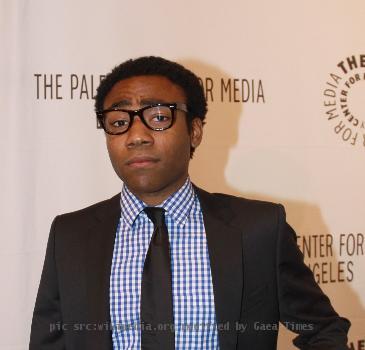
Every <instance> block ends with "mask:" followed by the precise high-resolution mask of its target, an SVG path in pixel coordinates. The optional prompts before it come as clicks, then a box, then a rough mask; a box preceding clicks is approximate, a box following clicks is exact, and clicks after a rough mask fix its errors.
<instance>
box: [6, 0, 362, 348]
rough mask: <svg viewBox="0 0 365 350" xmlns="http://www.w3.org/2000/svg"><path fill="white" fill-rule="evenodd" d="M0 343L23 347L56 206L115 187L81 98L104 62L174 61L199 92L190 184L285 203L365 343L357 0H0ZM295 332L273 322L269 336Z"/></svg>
mask: <svg viewBox="0 0 365 350" xmlns="http://www.w3.org/2000/svg"><path fill="white" fill-rule="evenodd" d="M0 17H1V24H0V25H1V34H0V35H1V48H2V54H1V67H0V69H1V126H2V132H1V134H2V135H1V138H0V152H1V174H0V176H1V185H2V193H1V196H0V197H1V207H0V215H1V226H2V229H1V236H0V237H1V238H0V270H1V281H2V282H1V284H2V287H1V288H0V300H1V301H0V302H1V314H2V317H1V319H0V329H1V337H0V348H1V349H4V350H5V349H6V350H18V349H19V350H24V349H26V348H27V344H28V341H29V332H30V323H31V316H32V311H33V307H34V301H35V296H36V292H37V288H38V283H39V279H40V273H41V269H42V265H43V259H44V254H45V247H46V242H47V238H48V233H49V227H50V224H51V221H52V219H53V218H54V216H55V215H57V214H60V213H64V212H69V211H73V210H76V209H80V208H82V207H85V206H87V205H90V204H92V203H95V202H97V201H99V200H103V199H106V198H108V197H110V196H112V195H114V194H115V193H117V192H119V191H120V189H121V186H122V184H121V182H120V180H119V179H118V178H117V176H116V175H115V174H114V171H113V169H112V167H111V165H110V164H109V159H108V155H107V151H106V147H105V137H104V134H103V132H102V130H100V129H98V128H97V124H96V119H95V115H94V113H93V102H94V100H93V98H94V95H95V92H96V88H97V86H98V84H99V82H100V80H101V79H103V77H104V75H105V74H106V73H107V72H109V70H110V69H111V68H112V67H114V66H115V65H116V64H119V63H120V62H122V61H124V60H126V59H128V58H134V57H139V56H143V55H158V56H163V57H166V58H168V59H171V60H176V61H178V62H180V63H182V64H183V65H185V66H187V67H188V68H190V69H191V70H193V71H194V72H195V73H196V74H197V75H198V76H199V77H200V79H201V83H202V84H203V86H204V88H205V92H206V98H207V100H208V103H209V113H208V117H207V124H206V125H205V127H204V141H203V144H202V145H201V146H200V147H199V148H198V150H197V151H196V154H195V155H194V159H193V161H192V164H191V171H190V175H191V178H192V180H193V181H194V182H195V183H196V184H197V185H199V186H201V187H203V188H205V189H207V190H209V191H214V192H225V193H230V194H234V195H239V196H244V197H248V198H255V199H263V200H270V201H274V202H280V203H282V204H284V205H285V208H286V211H287V217H288V221H289V223H290V224H291V225H292V226H293V227H294V228H295V230H296V232H297V234H298V245H299V247H300V248H301V250H302V251H303V253H304V256H305V260H306V262H307V264H308V265H309V266H310V268H311V269H312V270H313V273H314V276H315V279H316V280H317V281H318V283H319V284H320V285H321V287H322V288H323V290H324V291H325V292H326V293H327V294H328V295H329V296H330V298H331V300H332V303H333V305H334V307H335V308H336V310H337V311H338V312H339V313H340V314H341V315H343V316H345V317H347V318H349V319H350V320H351V322H352V328H351V331H350V334H349V346H350V348H351V349H356V350H360V349H365V326H364V325H365V264H364V262H365V256H364V254H365V182H364V179H365V40H364V31H365V22H364V18H365V2H364V1H363V0H349V1H340V0H323V1H317V0H308V1H305V2H303V1H292V0H277V1H271V0H256V1H254V0H240V1H239V0H236V1H225V2H223V3H222V2H221V1H208V0H202V1H193V0H188V1H179V2H171V1H167V0H156V1H147V0H146V1H138V2H137V1H131V0H118V1H117V0H107V1H103V2H100V1H84V0H81V1H71V0H65V1H41V0H34V1H30V0H3V1H2V2H1V5H0ZM294 336H295V335H294V334H293V333H290V332H289V331H287V330H285V329H282V330H281V332H280V337H279V348H280V349H293V348H294V347H293V345H292V344H291V340H292V339H293V337H294Z"/></svg>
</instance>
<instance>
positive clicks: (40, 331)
mask: <svg viewBox="0 0 365 350" xmlns="http://www.w3.org/2000/svg"><path fill="white" fill-rule="evenodd" d="M56 225H57V217H56V218H55V219H54V221H53V223H52V226H51V231H50V234H49V238H48V244H47V250H46V257H45V260H44V265H43V271H42V276H41V281H40V284H39V288H38V294H37V299H36V303H35V307H34V312H33V320H32V327H31V334H30V343H29V350H61V349H64V348H65V346H64V336H63V331H62V314H61V307H60V297H59V290H58V278H57V268H56V263H55V231H56Z"/></svg>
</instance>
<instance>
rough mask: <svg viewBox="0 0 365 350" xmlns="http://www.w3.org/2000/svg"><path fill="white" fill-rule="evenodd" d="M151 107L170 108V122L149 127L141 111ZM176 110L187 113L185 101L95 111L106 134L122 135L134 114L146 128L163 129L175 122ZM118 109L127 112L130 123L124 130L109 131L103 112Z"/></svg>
mask: <svg viewBox="0 0 365 350" xmlns="http://www.w3.org/2000/svg"><path fill="white" fill-rule="evenodd" d="M153 107H168V108H169V109H170V111H171V116H172V119H171V124H170V125H169V126H168V127H165V128H153V127H151V126H150V125H148V124H147V122H146V120H145V119H144V116H143V112H144V111H145V110H146V109H149V108H153ZM176 110H179V111H183V112H185V113H187V114H188V113H189V108H188V106H187V105H186V104H185V103H179V102H177V103H154V104H152V105H148V106H145V107H142V108H140V109H136V110H129V109H123V108H119V107H112V108H108V109H104V110H101V111H97V112H96V117H97V119H98V121H99V123H100V125H101V127H102V128H103V129H104V131H105V132H106V133H107V134H109V135H122V134H124V133H126V132H127V131H128V130H129V129H130V128H131V126H132V125H133V121H134V117H135V116H136V115H138V116H139V118H140V119H141V120H142V123H143V124H144V125H145V126H146V127H147V128H148V129H150V130H154V131H163V130H167V129H170V128H171V127H172V126H173V125H174V123H175V119H176ZM118 111H119V112H125V113H128V114H129V118H130V123H129V125H128V128H127V129H126V130H124V131H120V132H110V131H108V130H107V129H106V127H105V121H104V118H105V113H108V112H118Z"/></svg>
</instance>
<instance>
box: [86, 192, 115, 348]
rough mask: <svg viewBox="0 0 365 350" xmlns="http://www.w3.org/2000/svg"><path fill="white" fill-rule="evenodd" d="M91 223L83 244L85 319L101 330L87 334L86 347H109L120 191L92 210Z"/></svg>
mask: <svg viewBox="0 0 365 350" xmlns="http://www.w3.org/2000/svg"><path fill="white" fill-rule="evenodd" d="M95 219H96V222H95V224H94V225H93V226H92V227H91V228H90V229H89V231H88V234H87V243H86V246H85V266H86V286H87V299H88V300H87V302H88V305H90V306H91V307H89V314H88V319H89V320H91V321H92V322H95V323H97V324H104V326H105V328H103V331H96V332H92V333H94V334H93V336H92V337H90V338H89V339H90V345H89V349H95V350H96V349H98V350H104V349H105V350H109V349H112V341H111V332H110V313H109V310H110V301H109V281H110V280H109V279H110V272H111V263H112V257H113V249H114V240H115V234H116V231H117V227H118V223H119V219H120V194H119V195H117V196H114V197H113V198H111V199H110V200H109V201H107V202H106V205H105V206H104V207H102V208H101V210H99V211H96V212H95Z"/></svg>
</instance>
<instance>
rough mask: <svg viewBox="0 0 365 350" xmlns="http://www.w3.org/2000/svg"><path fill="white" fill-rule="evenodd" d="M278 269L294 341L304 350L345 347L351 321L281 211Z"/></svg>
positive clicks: (285, 320) (282, 311)
mask: <svg viewBox="0 0 365 350" xmlns="http://www.w3.org/2000/svg"><path fill="white" fill-rule="evenodd" d="M277 272H278V282H277V283H278V284H277V285H278V297H279V309H280V321H281V322H282V323H283V324H284V326H286V327H287V328H288V329H289V330H291V331H293V332H295V333H297V334H299V335H298V336H297V337H296V338H295V339H294V341H293V343H294V345H295V346H297V347H298V348H300V349H302V350H319V349H320V350H345V349H348V347H347V345H346V344H347V331H348V329H349V327H350V322H349V321H348V320H347V319H345V318H342V317H340V316H339V315H338V314H337V313H336V312H335V310H334V309H333V307H332V305H331V303H330V300H329V299H328V297H327V296H326V295H325V294H324V293H323V292H322V290H321V288H320V287H319V286H318V284H317V283H316V281H315V280H314V276H313V273H312V271H311V270H310V269H309V268H308V267H307V266H306V265H305V263H304V259H303V254H302V253H301V251H300V250H299V248H298V246H297V243H296V234H295V232H294V230H293V229H292V228H291V227H290V226H289V225H288V224H287V223H286V220H285V210H284V208H283V207H282V206H281V205H280V206H279V213H278V241H277Z"/></svg>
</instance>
